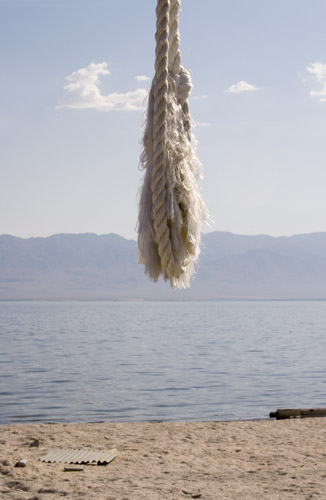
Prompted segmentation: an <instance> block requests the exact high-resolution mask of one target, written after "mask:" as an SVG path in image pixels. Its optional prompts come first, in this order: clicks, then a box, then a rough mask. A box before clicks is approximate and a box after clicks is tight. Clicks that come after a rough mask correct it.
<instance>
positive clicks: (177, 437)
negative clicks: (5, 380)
mask: <svg viewBox="0 0 326 500" xmlns="http://www.w3.org/2000/svg"><path fill="white" fill-rule="evenodd" d="M0 433H1V434H0V444H1V448H0V450H1V456H0V498H1V500H2V499H3V500H10V499H17V500H18V499H19V500H27V499H28V500H43V499H44V500H54V499H61V498H64V497H66V498H67V499H69V500H77V499H78V500H79V499H85V500H92V499H94V500H95V499H96V500H122V499H129V500H138V499H146V500H158V499H159V500H172V499H176V500H179V499H187V498H201V499H203V500H204V499H212V500H213V499H214V500H224V499H240V500H243V499H248V500H249V499H250V500H255V499H259V500H262V499H264V500H265V499H282V500H283V499H288V498H291V499H296V500H298V499H307V500H308V499H323V500H325V499H326V419H324V418H320V419H305V420H287V421H259V422H231V423H221V422H206V423H200V422H195V423H192V422H191V423H120V424H119V423H101V424H31V425H29V424H25V425H8V426H1V427H0ZM34 439H38V440H39V441H40V445H39V447H36V448H35V447H32V448H31V447H30V444H31V442H32V441H33V440H34ZM114 447H116V448H117V449H118V451H119V455H118V458H116V459H115V460H114V461H113V462H111V463H110V464H109V465H107V466H84V467H83V468H84V470H83V472H64V471H63V469H64V465H63V464H57V463H55V464H46V463H43V462H41V461H40V460H39V457H40V456H42V455H43V454H46V453H48V452H50V451H52V450H54V449H56V448H86V449H87V448H88V449H90V448H91V449H110V448H114ZM19 459H27V460H28V462H27V465H26V467H25V468H15V467H14V465H15V463H16V462H17V461H18V460H19Z"/></svg>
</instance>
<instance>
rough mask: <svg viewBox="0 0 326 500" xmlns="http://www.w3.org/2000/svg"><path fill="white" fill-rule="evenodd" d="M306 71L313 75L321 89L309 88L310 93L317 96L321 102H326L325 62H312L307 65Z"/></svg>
mask: <svg viewBox="0 0 326 500" xmlns="http://www.w3.org/2000/svg"><path fill="white" fill-rule="evenodd" d="M307 71H309V73H311V74H312V75H313V78H314V80H315V82H316V83H319V84H321V86H322V88H321V90H311V91H310V95H311V96H314V97H319V98H320V99H319V100H320V101H321V102H326V64H322V63H321V62H316V63H313V64H312V65H311V66H308V68H307Z"/></svg>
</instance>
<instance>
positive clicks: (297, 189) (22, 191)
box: [0, 0, 326, 238]
mask: <svg viewBox="0 0 326 500" xmlns="http://www.w3.org/2000/svg"><path fill="white" fill-rule="evenodd" d="M155 7H156V1H155V0H119V1H116V0H114V1H113V0H0V47H1V48H0V52H1V64H2V70H1V76H0V234H4V233H7V234H13V235H16V236H22V237H30V236H48V235H51V234H54V233H61V232H69V233H80V232H95V233H98V234H103V233H109V232H115V233H118V234H120V235H122V236H124V237H127V238H136V232H135V227H136V222H137V212H138V209H137V199H138V190H139V188H140V185H141V178H142V173H141V172H140V171H139V155H140V140H141V137H142V121H143V112H144V105H143V102H144V97H145V96H146V94H147V92H148V89H149V86H150V82H151V79H152V77H153V72H154V70H153V68H154V66H153V65H154V50H155V41H154V33H155ZM325 19H326V2H325V0H313V1H311V0H200V1H199V0H183V2H182V12H181V16H180V31H181V52H182V63H183V65H184V66H185V67H186V68H187V69H188V70H190V72H191V75H192V80H193V85H194V88H193V91H192V97H191V99H190V111H191V114H192V117H193V120H194V123H195V124H196V127H195V129H194V133H195V136H196V138H197V140H198V156H199V158H200V160H201V162H202V163H203V173H204V179H203V181H202V184H201V185H202V191H203V197H204V200H205V202H206V204H207V206H208V208H209V211H210V214H211V217H212V219H213V220H214V224H213V225H212V227H211V229H212V230H221V231H231V232H235V233H241V234H259V233H265V234H271V235H291V234H295V233H308V232H314V231H325V230H326V222H325V220H326V194H325V192H326V164H325V163H326V162H325V160H326V154H325V153H326V140H325V136H326V127H325V117H326V49H325V47H326V30H325Z"/></svg>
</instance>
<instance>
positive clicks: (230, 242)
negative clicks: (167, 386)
mask: <svg viewBox="0 0 326 500" xmlns="http://www.w3.org/2000/svg"><path fill="white" fill-rule="evenodd" d="M197 267H198V269H197V274H196V275H195V278H194V279H193V280H192V282H191V287H190V288H189V289H186V290H178V291H171V290H170V287H169V285H168V283H165V282H162V281H160V282H159V283H156V284H154V283H153V282H151V281H150V280H149V279H148V278H147V276H145V275H144V268H143V266H139V265H138V264H137V245H136V242H135V241H133V240H127V239H125V238H123V237H121V236H118V235H116V234H106V235H101V236H99V235H96V234H92V233H85V234H57V235H53V236H50V237H47V238H28V239H22V238H18V237H15V236H10V235H2V236H0V300H39V299H43V300H67V299H76V300H82V299H85V300H101V299H104V300H105V299H111V300H124V299H128V300H132V299H145V300H175V299H176V300H214V299H227V298H231V299H232V298H236V299H253V298H254V299H268V298H270V299H291V298H293V299H316V298H317V299H318V298H320V299H326V232H322V233H311V234H301V235H295V236H290V237H285V236H282V237H278V238H276V237H272V236H267V235H258V236H244V235H237V234H233V233H227V232H212V233H209V234H206V235H204V236H203V246H202V253H201V255H200V259H199V263H198V266H197Z"/></svg>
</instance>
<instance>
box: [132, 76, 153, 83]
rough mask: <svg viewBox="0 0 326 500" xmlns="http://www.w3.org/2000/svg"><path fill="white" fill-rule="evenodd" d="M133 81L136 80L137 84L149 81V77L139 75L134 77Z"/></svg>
mask: <svg viewBox="0 0 326 500" xmlns="http://www.w3.org/2000/svg"><path fill="white" fill-rule="evenodd" d="M135 80H137V82H146V81H147V80H150V77H149V76H146V75H139V76H135Z"/></svg>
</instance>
